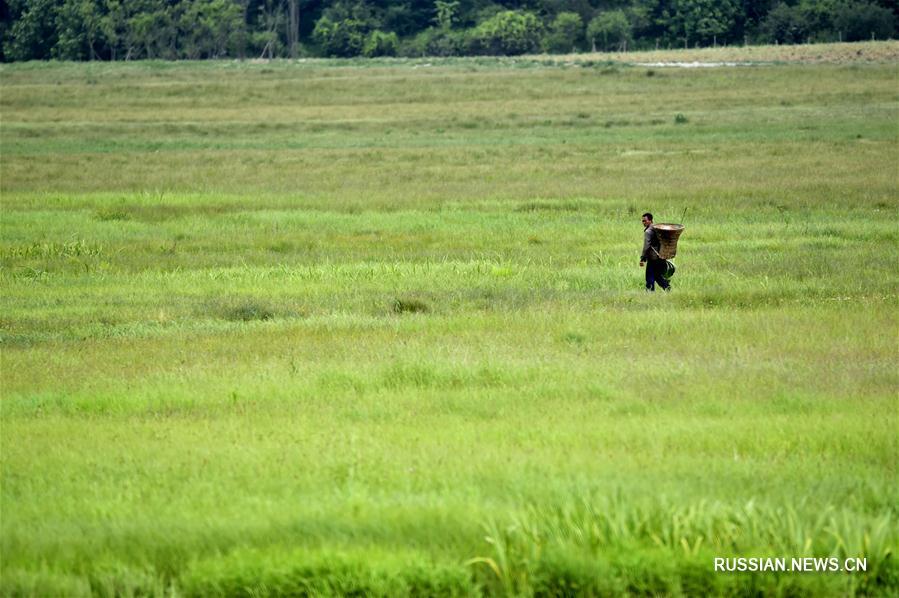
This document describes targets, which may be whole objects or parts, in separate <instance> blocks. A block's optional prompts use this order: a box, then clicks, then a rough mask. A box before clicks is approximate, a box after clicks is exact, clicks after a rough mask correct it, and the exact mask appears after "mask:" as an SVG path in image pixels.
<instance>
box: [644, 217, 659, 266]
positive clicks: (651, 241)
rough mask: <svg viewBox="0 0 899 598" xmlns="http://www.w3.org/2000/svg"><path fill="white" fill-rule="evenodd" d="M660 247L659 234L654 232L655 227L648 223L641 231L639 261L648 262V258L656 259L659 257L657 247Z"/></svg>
mask: <svg viewBox="0 0 899 598" xmlns="http://www.w3.org/2000/svg"><path fill="white" fill-rule="evenodd" d="M661 247H662V242H661V241H660V240H659V235H658V234H656V231H655V229H654V228H653V227H652V225H651V224H650V225H649V226H647V227H646V230H645V231H643V253H641V254H640V261H641V262H648V261H650V260H658V259H661V258H660V257H659V249H661Z"/></svg>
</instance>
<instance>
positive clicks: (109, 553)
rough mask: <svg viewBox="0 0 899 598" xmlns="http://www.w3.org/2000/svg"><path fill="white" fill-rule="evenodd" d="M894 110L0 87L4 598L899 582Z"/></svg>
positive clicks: (250, 81)
mask: <svg viewBox="0 0 899 598" xmlns="http://www.w3.org/2000/svg"><path fill="white" fill-rule="evenodd" d="M857 47H864V48H866V49H871V51H872V52H873V51H875V50H877V51H883V52H887V53H888V52H891V51H893V50H894V49H895V44H894V43H884V44H881V45H877V44H870V45H869V44H864V45H859V46H857ZM845 48H848V49H849V51H851V50H852V49H855V48H856V46H855V45H847V46H845ZM843 49H844V47H843V46H834V50H833V51H834V52H839V53H842V52H843ZM754 50H757V49H754ZM761 51H762V50H759V52H761ZM665 56H671V57H672V60H679V58H678V56H679V55H678V54H677V53H670V54H666V55H665ZM683 58H684V60H696V59H697V58H695V57H693V55H691V54H684V55H683ZM699 59H700V60H701V59H702V58H699ZM712 60H714V59H712ZM727 60H729V58H727ZM896 83H897V65H896V62H895V61H890V60H887V61H886V62H879V61H873V62H864V61H861V60H860V61H855V62H852V63H850V64H814V65H809V64H778V65H767V66H756V67H738V68H715V69H695V70H686V69H664V68H645V67H637V66H630V65H627V64H613V63H608V62H596V61H594V62H587V63H584V64H583V65H580V66H578V65H566V64H565V63H564V62H560V63H551V64H550V63H546V64H542V63H540V61H539V60H537V59H534V60H531V59H522V60H519V61H510V60H493V59H468V60H462V59H451V60H446V61H439V60H431V61H387V60H380V61H375V62H371V63H364V62H362V61H344V62H329V61H307V62H296V63H288V62H273V63H264V64H259V63H236V62H227V63H225V62H220V63H216V62H210V63H129V64H23V65H13V66H2V67H0V84H2V94H0V111H2V113H0V117H2V125H0V142H2V147H0V150H2V160H0V191H2V220H0V284H2V300H0V306H2V310H0V334H2V337H0V338H2V342H0V356H2V380H0V382H2V428H0V441H2V446H0V475H2V477H0V514H2V517H0V557H2V562H0V568H2V569H0V594H2V595H10V596H20V595H39V596H45V595H89V594H94V595H107V596H111V595H159V596H161V595H177V596H210V595H219V596H231V595H254V596H270V595H303V594H313V595H327V594H352V593H356V594H357V595H362V594H365V595H383V596H394V595H404V594H405V595H421V596H425V595H479V594H496V595H571V594H593V595H620V594H631V595H660V594H662V595H669V594H670V595H701V594H714V595H741V596H757V595H763V594H780V595H895V594H896V593H897V592H899V563H897V560H896V559H897V548H899V510H897V505H899V484H897V455H899V435H897V424H899V421H897V388H899V374H897V369H896V363H897V358H899V345H897V339H899V337H897V331H899V327H897V326H899V317H897V289H899V274H897V271H896V264H897V258H899V251H897V241H899V232H897V226H896V225H897V207H899V187H897V172H896V165H897V163H899V119H897V117H899V88H897V84H896ZM646 210H651V211H652V212H654V213H655V214H656V220H657V221H682V222H684V223H685V224H686V226H687V230H686V232H685V234H684V236H683V237H682V239H681V242H680V244H679V251H678V258H677V264H678V273H677V275H676V276H675V278H674V280H673V284H674V287H675V288H674V291H673V292H672V293H670V294H662V293H657V294H655V295H651V294H647V293H645V292H644V291H643V290H642V275H643V272H642V270H641V269H640V268H639V267H638V264H637V262H638V255H639V248H640V243H641V241H642V229H641V226H640V214H641V213H642V212H643V211H646ZM735 556H760V557H786V558H787V559H788V560H789V558H791V557H805V556H814V557H831V556H833V557H837V558H838V559H839V561H840V563H841V564H842V563H843V561H844V559H845V558H847V557H852V558H855V557H861V558H866V559H867V564H868V570H867V572H864V573H847V572H843V571H841V572H836V573H797V572H781V573H716V572H715V571H714V570H713V559H714V558H715V557H735Z"/></svg>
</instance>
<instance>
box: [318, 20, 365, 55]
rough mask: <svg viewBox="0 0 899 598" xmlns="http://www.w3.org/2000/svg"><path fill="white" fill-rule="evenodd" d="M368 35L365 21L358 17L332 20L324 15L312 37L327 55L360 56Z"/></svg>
mask: <svg viewBox="0 0 899 598" xmlns="http://www.w3.org/2000/svg"><path fill="white" fill-rule="evenodd" d="M366 35H367V31H366V27H365V23H363V22H362V21H360V20H358V19H343V20H341V21H332V20H331V19H329V18H328V17H322V18H321V19H319V20H318V22H317V23H316V24H315V30H314V31H313V32H312V39H313V40H314V41H315V43H316V44H318V46H319V48H321V51H322V54H324V55H325V56H358V55H359V54H361V53H362V48H363V46H364V45H365V38H366Z"/></svg>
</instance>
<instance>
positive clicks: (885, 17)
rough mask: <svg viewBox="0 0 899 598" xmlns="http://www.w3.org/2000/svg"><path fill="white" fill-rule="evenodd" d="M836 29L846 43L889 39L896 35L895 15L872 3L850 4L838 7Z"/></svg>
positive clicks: (835, 14)
mask: <svg viewBox="0 0 899 598" xmlns="http://www.w3.org/2000/svg"><path fill="white" fill-rule="evenodd" d="M833 25H834V28H835V29H836V30H837V32H839V34H840V35H841V38H842V39H843V40H844V41H849V42H854V41H862V40H866V39H872V38H873V39H887V38H889V37H892V36H893V34H894V33H895V17H894V16H893V13H892V12H891V11H890V10H889V9H887V8H884V7H882V6H877V5H876V4H874V3H872V2H864V1H863V2H849V3H845V4H840V5H838V6H837V7H836V10H835V11H834V15H833Z"/></svg>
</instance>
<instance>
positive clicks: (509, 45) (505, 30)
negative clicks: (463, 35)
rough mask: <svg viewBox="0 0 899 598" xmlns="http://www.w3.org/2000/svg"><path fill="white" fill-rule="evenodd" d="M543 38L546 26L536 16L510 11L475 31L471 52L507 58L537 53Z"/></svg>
mask: <svg viewBox="0 0 899 598" xmlns="http://www.w3.org/2000/svg"><path fill="white" fill-rule="evenodd" d="M542 34H543V25H542V24H541V23H540V20H539V19H538V18H537V17H536V16H535V15H534V14H533V13H529V12H522V11H517V10H506V11H503V12H500V13H497V14H496V15H494V16H493V17H490V18H489V19H487V20H486V21H484V22H483V23H481V24H480V25H478V26H477V27H475V29H474V31H472V33H471V38H470V41H469V44H468V49H469V51H471V52H472V53H473V54H489V55H506V56H512V55H516V54H525V53H527V52H536V51H537V50H539V48H540V41H541V36H542Z"/></svg>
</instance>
